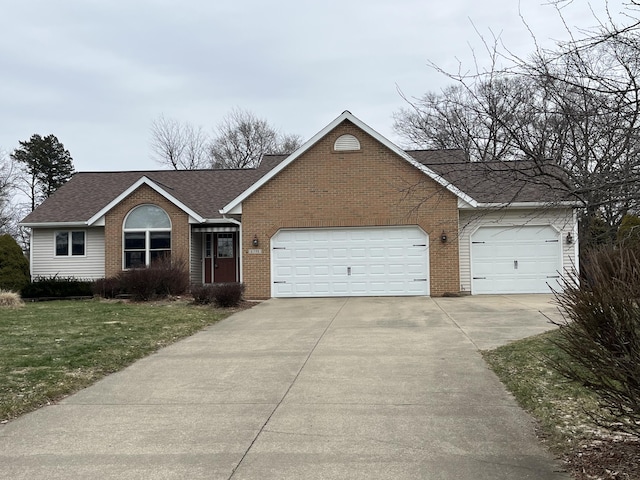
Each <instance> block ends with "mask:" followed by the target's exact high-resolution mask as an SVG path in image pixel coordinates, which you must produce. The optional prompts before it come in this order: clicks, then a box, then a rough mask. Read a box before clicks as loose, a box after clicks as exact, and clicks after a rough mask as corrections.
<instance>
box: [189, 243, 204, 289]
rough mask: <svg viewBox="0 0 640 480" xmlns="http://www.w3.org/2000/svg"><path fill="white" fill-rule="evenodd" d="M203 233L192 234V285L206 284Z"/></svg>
mask: <svg viewBox="0 0 640 480" xmlns="http://www.w3.org/2000/svg"><path fill="white" fill-rule="evenodd" d="M203 235H204V234H203V233H200V232H193V231H192V232H191V253H190V256H191V259H190V267H191V268H190V270H191V276H190V278H191V283H194V284H200V283H203V282H204V272H203V268H202V257H203V252H202V237H203Z"/></svg>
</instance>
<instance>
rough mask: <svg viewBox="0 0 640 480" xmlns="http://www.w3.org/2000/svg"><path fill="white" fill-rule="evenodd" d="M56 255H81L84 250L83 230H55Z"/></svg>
mask: <svg viewBox="0 0 640 480" xmlns="http://www.w3.org/2000/svg"><path fill="white" fill-rule="evenodd" d="M55 239H56V246H55V249H56V257H70V256H83V255H84V252H85V232H84V231H82V230H71V231H58V232H55Z"/></svg>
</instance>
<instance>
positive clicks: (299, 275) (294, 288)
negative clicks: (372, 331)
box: [271, 226, 429, 297]
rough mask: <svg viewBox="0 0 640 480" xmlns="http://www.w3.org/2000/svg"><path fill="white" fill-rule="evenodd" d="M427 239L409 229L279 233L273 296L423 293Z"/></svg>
mask: <svg viewBox="0 0 640 480" xmlns="http://www.w3.org/2000/svg"><path fill="white" fill-rule="evenodd" d="M428 245H429V240H428V236H427V234H426V233H425V232H423V231H422V229H420V228H418V227H414V226H409V227H371V228H307V229H296V230H280V231H278V232H277V233H276V234H275V235H274V237H273V238H272V240H271V262H272V264H271V280H272V290H271V294H272V296H273V297H342V296H345V297H346V296H399V295H429V248H428Z"/></svg>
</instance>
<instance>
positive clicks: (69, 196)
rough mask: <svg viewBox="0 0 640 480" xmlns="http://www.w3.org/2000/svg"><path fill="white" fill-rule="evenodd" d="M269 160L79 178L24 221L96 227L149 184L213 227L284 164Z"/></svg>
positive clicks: (84, 174) (80, 175) (274, 157)
mask: <svg viewBox="0 0 640 480" xmlns="http://www.w3.org/2000/svg"><path fill="white" fill-rule="evenodd" d="M283 158H284V157H283V156H277V155H268V156H265V158H263V160H262V162H261V164H260V166H259V167H258V168H256V169H245V170H155V171H125V172H79V173H76V174H75V175H74V176H73V178H72V179H71V180H69V181H68V182H67V183H66V184H65V185H63V186H62V187H60V188H59V189H58V190H57V191H56V192H55V193H54V194H53V195H52V196H51V197H49V198H48V199H46V200H45V201H44V202H43V203H42V204H41V205H40V206H39V207H38V208H36V209H35V210H34V211H33V212H31V213H30V214H29V215H27V217H26V218H25V219H24V220H23V221H22V225H24V226H47V225H49V226H50V225H90V224H95V222H97V221H98V220H99V219H100V218H101V217H102V216H103V215H104V214H105V213H106V212H107V211H109V210H110V209H111V208H113V207H114V206H115V205H116V204H117V203H118V202H119V201H120V200H122V199H124V198H125V197H126V196H127V195H128V194H129V193H131V192H132V191H134V190H135V189H136V188H138V187H140V186H141V185H143V184H145V185H148V186H149V187H150V188H152V189H154V190H155V191H156V192H158V193H159V194H160V195H162V196H163V197H165V198H167V199H168V200H169V201H171V202H172V203H174V204H175V205H176V206H178V207H179V208H181V209H182V210H183V211H185V212H186V213H188V214H189V215H191V216H192V218H194V219H197V220H199V221H200V220H203V221H205V222H206V221H209V220H211V221H215V220H219V219H221V218H222V215H221V214H220V209H221V208H222V207H223V206H224V205H226V204H227V203H228V202H229V201H230V200H231V199H233V198H235V197H236V196H237V195H239V194H240V193H241V192H243V191H244V190H246V189H247V188H248V187H249V186H250V185H251V184H253V183H254V182H255V181H256V180H257V179H259V178H260V177H261V176H262V175H264V174H265V173H267V172H268V171H269V170H270V169H271V168H273V167H274V166H276V165H277V164H278V163H279V162H280V161H282V160H283Z"/></svg>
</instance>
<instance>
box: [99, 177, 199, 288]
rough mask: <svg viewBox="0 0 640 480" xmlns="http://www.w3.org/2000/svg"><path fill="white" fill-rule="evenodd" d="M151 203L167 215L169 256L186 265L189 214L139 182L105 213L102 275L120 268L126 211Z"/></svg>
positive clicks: (110, 274)
mask: <svg viewBox="0 0 640 480" xmlns="http://www.w3.org/2000/svg"><path fill="white" fill-rule="evenodd" d="M145 204H153V205H157V206H158V207H160V208H162V209H164V211H165V212H167V215H169V218H170V219H171V258H172V259H173V260H174V261H175V260H177V259H182V260H184V261H185V262H186V265H189V240H190V238H189V232H190V226H189V216H188V215H187V214H186V213H184V212H183V211H182V210H180V209H179V208H178V207H176V206H175V205H174V204H173V203H171V202H170V201H168V200H167V199H166V198H164V197H163V196H161V195H160V194H158V193H157V192H156V191H155V190H153V189H152V188H151V187H149V186H147V185H141V186H140V188H138V189H137V190H135V191H134V192H133V193H131V195H129V196H128V197H126V198H125V199H124V200H123V201H122V202H120V203H119V204H118V205H116V206H115V207H114V208H112V209H111V210H110V211H109V212H108V213H107V214H106V215H105V226H104V234H105V275H106V276H107V277H112V276H113V275H115V274H117V273H118V272H120V271H122V267H123V250H122V240H123V235H122V229H123V225H124V219H125V217H126V216H127V214H128V213H129V212H130V211H131V210H132V209H133V208H135V207H137V206H139V205H145Z"/></svg>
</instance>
